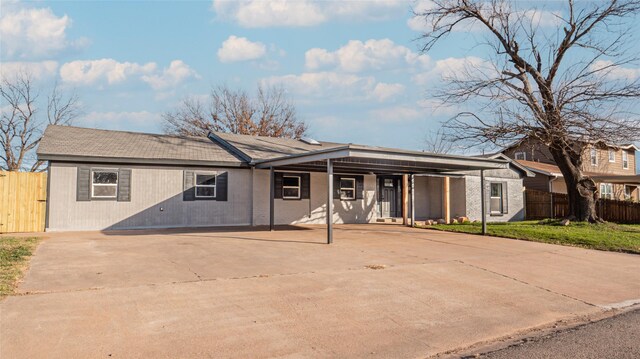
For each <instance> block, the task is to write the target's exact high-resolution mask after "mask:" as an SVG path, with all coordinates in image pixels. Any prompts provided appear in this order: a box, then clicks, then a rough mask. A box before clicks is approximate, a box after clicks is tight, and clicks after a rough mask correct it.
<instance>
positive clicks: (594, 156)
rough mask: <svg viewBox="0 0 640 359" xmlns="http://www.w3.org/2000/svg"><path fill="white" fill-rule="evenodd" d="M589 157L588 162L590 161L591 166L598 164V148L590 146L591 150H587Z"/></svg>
mask: <svg viewBox="0 0 640 359" xmlns="http://www.w3.org/2000/svg"><path fill="white" fill-rule="evenodd" d="M589 159H590V160H589V162H591V165H592V166H597V165H598V150H597V149H595V148H594V147H591V150H590V151H589Z"/></svg>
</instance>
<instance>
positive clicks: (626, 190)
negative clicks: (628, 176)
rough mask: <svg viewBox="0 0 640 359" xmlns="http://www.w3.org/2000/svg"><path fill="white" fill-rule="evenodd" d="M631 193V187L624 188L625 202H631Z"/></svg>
mask: <svg viewBox="0 0 640 359" xmlns="http://www.w3.org/2000/svg"><path fill="white" fill-rule="evenodd" d="M631 192H633V188H631V186H624V199H625V200H626V201H630V200H631Z"/></svg>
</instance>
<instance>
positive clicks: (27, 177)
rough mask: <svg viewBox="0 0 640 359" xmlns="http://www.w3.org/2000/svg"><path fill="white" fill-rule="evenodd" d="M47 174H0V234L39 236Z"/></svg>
mask: <svg viewBox="0 0 640 359" xmlns="http://www.w3.org/2000/svg"><path fill="white" fill-rule="evenodd" d="M46 201H47V174H46V173H31V172H5V171H0V233H11V232H42V231H44V225H45V215H46V211H47V202H46Z"/></svg>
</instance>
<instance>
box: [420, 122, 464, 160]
mask: <svg viewBox="0 0 640 359" xmlns="http://www.w3.org/2000/svg"><path fill="white" fill-rule="evenodd" d="M454 143H455V142H453V141H449V140H448V139H447V136H446V134H445V131H444V129H442V128H440V129H438V130H437V131H429V132H427V134H426V135H425V137H424V146H423V147H424V151H426V152H431V153H444V154H448V153H453V152H455V150H456V149H457V147H456V146H455V145H454Z"/></svg>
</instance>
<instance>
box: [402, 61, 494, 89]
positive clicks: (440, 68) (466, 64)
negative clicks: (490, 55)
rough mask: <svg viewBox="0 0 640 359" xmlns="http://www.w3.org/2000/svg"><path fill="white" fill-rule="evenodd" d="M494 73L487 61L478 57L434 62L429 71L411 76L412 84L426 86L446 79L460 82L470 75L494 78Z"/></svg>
mask: <svg viewBox="0 0 640 359" xmlns="http://www.w3.org/2000/svg"><path fill="white" fill-rule="evenodd" d="M495 71H496V70H495V68H494V67H493V65H492V64H491V63H490V62H489V61H487V60H484V59H481V58H479V57H475V56H468V57H449V58H446V59H443V60H438V61H436V62H435V65H434V66H433V67H432V68H431V69H430V70H429V71H426V72H423V73H420V74H417V75H415V76H413V82H415V83H416V84H418V85H428V84H430V83H433V82H437V81H441V80H446V79H459V80H462V79H464V78H466V77H469V76H470V75H473V76H477V75H483V74H484V75H486V76H489V77H493V76H495Z"/></svg>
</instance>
